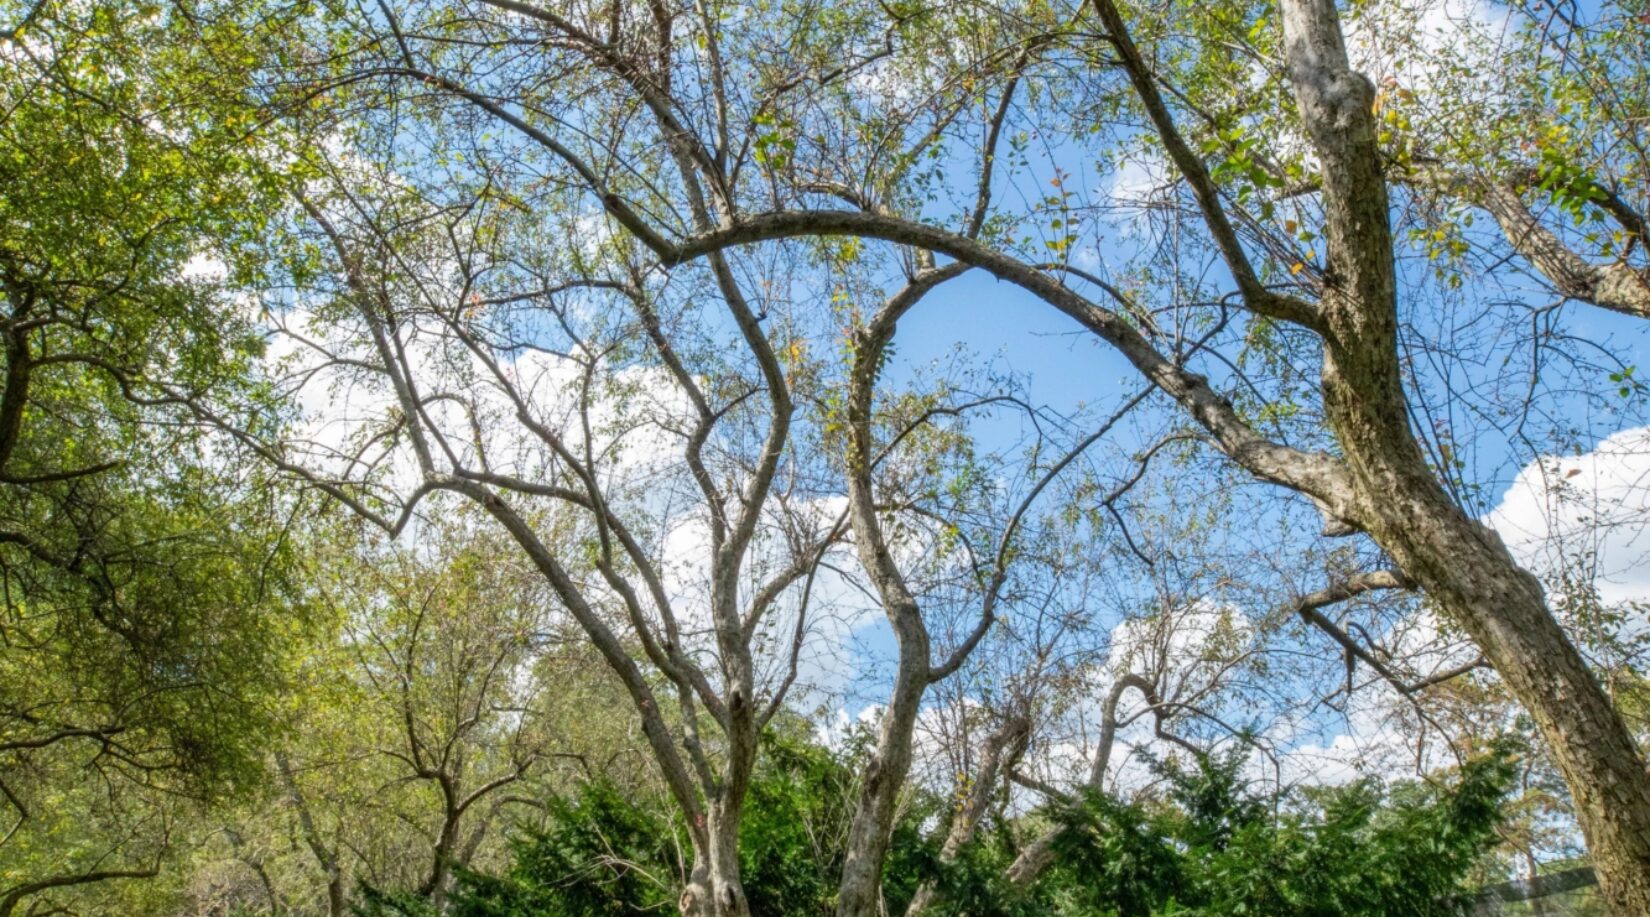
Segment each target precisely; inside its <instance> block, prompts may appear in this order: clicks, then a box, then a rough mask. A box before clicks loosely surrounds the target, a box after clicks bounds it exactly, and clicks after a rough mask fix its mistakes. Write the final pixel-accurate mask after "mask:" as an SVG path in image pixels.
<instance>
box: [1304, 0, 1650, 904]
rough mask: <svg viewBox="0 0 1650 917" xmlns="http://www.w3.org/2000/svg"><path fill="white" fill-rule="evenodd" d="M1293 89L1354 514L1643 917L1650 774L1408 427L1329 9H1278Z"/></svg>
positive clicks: (1356, 88) (1385, 245)
mask: <svg viewBox="0 0 1650 917" xmlns="http://www.w3.org/2000/svg"><path fill="white" fill-rule="evenodd" d="M1282 13H1283V27H1284V36H1285V44H1286V55H1287V61H1288V66H1289V77H1290V80H1291V83H1292V84H1293V87H1294V92H1295V97H1296V101H1297V103H1298V105H1299V107H1300V112H1301V116H1302V120H1303V121H1304V123H1305V126H1306V128H1307V131H1308V133H1309V135H1310V137H1311V139H1312V142H1313V145H1314V147H1315V148H1316V150H1317V153H1318V156H1319V159H1320V160H1321V163H1322V194H1323V205H1324V211H1325V218H1326V222H1325V230H1326V236H1327V238H1328V253H1329V265H1328V271H1327V272H1326V275H1325V284H1324V295H1323V300H1322V303H1321V304H1320V310H1321V312H1322V316H1323V322H1324V326H1325V342H1324V360H1323V393H1324V410H1325V416H1326V417H1327V419H1328V421H1329V423H1330V426H1331V427H1332V428H1333V430H1334V432H1335V435H1336V438H1337V440H1338V441H1339V442H1340V444H1341V447H1342V449H1343V450H1344V452H1345V456H1346V465H1347V467H1348V468H1349V469H1350V471H1351V474H1352V479H1353V490H1354V499H1353V503H1354V507H1353V509H1354V512H1353V517H1354V518H1355V519H1357V520H1358V521H1359V522H1360V523H1361V524H1362V526H1363V527H1364V528H1365V529H1366V530H1367V531H1368V532H1369V534H1370V535H1371V536H1372V537H1373V538H1374V539H1375V541H1376V542H1377V543H1378V544H1380V545H1381V547H1382V548H1384V549H1385V550H1386V551H1387V552H1388V553H1389V554H1390V555H1391V556H1392V557H1393V559H1394V560H1395V561H1397V564H1398V566H1399V568H1400V569H1401V570H1402V571H1403V572H1404V574H1405V575H1406V576H1408V577H1409V578H1410V579H1412V580H1413V581H1415V582H1416V583H1417V584H1419V585H1420V586H1421V587H1422V588H1423V589H1425V590H1426V592H1427V593H1428V595H1430V596H1431V597H1432V598H1433V599H1434V600H1435V601H1437V602H1438V604H1439V605H1440V606H1441V607H1442V608H1443V610H1444V611H1445V612H1446V613H1447V614H1448V615H1449V616H1450V617H1451V618H1452V619H1454V620H1455V622H1456V623H1457V624H1459V625H1460V626H1461V627H1462V628H1463V629H1464V630H1465V631H1466V632H1467V633H1468V634H1469V635H1471V636H1472V638H1473V640H1474V642H1475V643H1477V644H1478V646H1479V648H1480V649H1482V650H1483V652H1484V655H1485V656H1486V657H1487V658H1488V659H1489V660H1490V662H1491V663H1492V664H1493V665H1494V666H1495V669H1496V671H1497V672H1498V673H1500V675H1501V677H1502V679H1503V681H1504V682H1505V683H1506V685H1507V687H1508V689H1509V690H1510V691H1511V692H1512V694H1513V696H1514V697H1516V698H1517V699H1518V700H1519V701H1520V703H1522V704H1523V705H1524V707H1525V709H1526V710H1527V711H1528V712H1529V713H1530V715H1531V717H1532V718H1533V719H1534V720H1535V722H1536V724H1537V726H1538V727H1539V729H1540V731H1541V733H1542V735H1543V736H1544V737H1545V738H1546V740H1547V744H1548V746H1549V748H1550V750H1551V753H1552V755H1553V759H1554V761H1555V762H1556V763H1557V764H1558V766H1559V769H1560V770H1561V771H1562V772H1563V774H1564V776H1565V780H1566V782H1567V783H1568V784H1569V788H1570V792H1571V795H1572V797H1573V798H1574V803H1575V811H1576V817H1577V820H1578V821H1579V822H1580V824H1581V827H1582V831H1583V833H1584V834H1585V835H1586V838H1587V842H1588V847H1589V849H1590V850H1591V851H1592V854H1593V858H1594V862H1595V865H1596V868H1597V870H1598V875H1599V881H1600V886H1601V890H1602V891H1603V894H1604V898H1605V900H1606V901H1607V902H1608V903H1609V906H1610V908H1611V911H1612V913H1615V914H1621V915H1628V914H1632V915H1642V914H1650V773H1647V772H1646V770H1645V764H1644V760H1643V759H1642V758H1641V757H1640V753H1639V751H1638V749H1637V748H1636V747H1635V745H1634V742H1633V738H1632V736H1631V734H1630V733H1629V732H1628V730H1627V728H1626V726H1625V724H1624V723H1623V722H1622V720H1621V718H1620V716H1619V715H1618V714H1617V713H1616V711H1615V710H1614V709H1613V707H1612V706H1611V704H1610V701H1609V698H1608V697H1607V696H1606V695H1605V693H1604V691H1603V690H1602V689H1601V687H1600V686H1599V684H1598V682H1597V681H1596V680H1595V679H1594V678H1593V675H1592V673H1591V672H1590V671H1588V669H1587V667H1586V665H1585V663H1584V662H1583V661H1582V659H1581V656H1580V654H1579V653H1578V652H1577V651H1576V649H1575V647H1574V646H1573V645H1572V644H1571V643H1570V641H1569V639H1568V638H1567V637H1566V635H1565V633H1564V631H1563V629H1562V628H1561V627H1560V626H1559V624H1558V621H1557V620H1556V619H1555V618H1554V616H1553V614H1552V612H1551V611H1550V610H1549V609H1548V607H1547V604H1546V600H1545V597H1544V596H1543V594H1542V590H1541V586H1540V584H1539V583H1538V582H1537V581H1536V579H1535V577H1534V576H1532V575H1531V574H1530V573H1528V572H1527V571H1525V570H1523V569H1522V568H1520V567H1519V566H1518V564H1517V563H1516V562H1514V560H1513V559H1512V556H1511V555H1510V554H1509V553H1508V551H1507V549H1506V547H1505V545H1503V544H1502V543H1501V540H1500V539H1499V538H1498V537H1497V536H1496V535H1495V534H1494V533H1493V532H1492V531H1490V530H1489V529H1487V528H1486V527H1484V526H1483V525H1480V524H1479V523H1478V522H1477V521H1475V520H1473V519H1471V518H1470V517H1468V516H1467V515H1466V513H1464V512H1463V511H1462V510H1461V508H1460V507H1459V506H1457V505H1456V504H1455V502H1454V501H1453V500H1452V499H1451V498H1450V497H1449V495H1448V493H1447V492H1446V491H1445V490H1444V488H1443V486H1442V485H1441V484H1440V482H1439V481H1438V478H1437V476H1436V475H1434V474H1433V473H1432V471H1431V470H1430V469H1429V468H1428V466H1427V462H1426V458H1425V456H1424V455H1423V453H1422V451H1421V449H1420V446H1419V445H1418V444H1417V442H1416V441H1415V438H1414V436H1413V435H1412V434H1411V432H1410V429H1409V419H1408V415H1407V411H1406V402H1405V398H1404V393H1403V389H1402V377H1401V372H1400V368H1399V364H1398V348H1397V294H1396V274H1395V269H1394V264H1393V248H1392V235H1391V229H1390V226H1389V223H1388V218H1389V216H1388V214H1389V205H1388V200H1387V192H1386V181H1385V177H1384V176H1383V174H1382V170H1381V160H1380V155H1379V152H1378V150H1377V148H1376V144H1375V124H1374V118H1373V115H1372V114H1371V107H1372V103H1373V101H1374V90H1373V87H1372V86H1371V85H1370V84H1369V82H1368V81H1367V80H1366V79H1364V78H1363V77H1362V76H1361V75H1359V74H1357V73H1354V72H1353V71H1352V70H1351V69H1350V66H1349V65H1348V63H1347V58H1346V51H1345V48H1344V45H1343V43H1342V39H1341V34H1340V27H1339V21H1338V19H1337V15H1336V11H1335V7H1334V3H1333V2H1332V0H1284V3H1283V4H1282Z"/></svg>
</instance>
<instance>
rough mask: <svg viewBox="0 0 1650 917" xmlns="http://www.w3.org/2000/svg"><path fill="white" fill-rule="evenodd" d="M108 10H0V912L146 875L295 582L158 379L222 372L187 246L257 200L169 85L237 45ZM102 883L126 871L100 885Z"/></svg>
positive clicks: (249, 758) (267, 708)
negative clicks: (0, 58)
mask: <svg viewBox="0 0 1650 917" xmlns="http://www.w3.org/2000/svg"><path fill="white" fill-rule="evenodd" d="M119 12H120V6H118V5H114V4H102V3H97V4H58V3H52V2H36V3H30V4H15V3H6V4H0V19H3V21H4V23H5V26H4V29H5V31H4V32H0V53H3V54H4V55H5V58H6V62H7V63H6V67H5V68H4V72H3V73H0V99H3V104H0V110H3V114H0V182H3V183H4V185H5V186H6V188H7V192H6V194H5V196H4V197H5V199H4V201H0V328H3V336H4V344H3V350H4V363H5V373H4V383H3V386H4V387H3V391H0V584H3V589H4V610H3V615H4V617H3V619H0V634H3V637H4V639H3V640H0V771H3V772H4V777H3V779H0V797H3V807H4V810H5V823H6V828H5V829H4V834H3V835H0V864H3V867H0V868H3V872H4V875H5V879H4V883H3V884H0V913H6V914H10V913H12V912H14V910H16V909H18V908H20V907H25V906H26V907H28V908H30V909H33V908H37V907H39V908H45V907H49V906H51V905H52V904H53V903H61V902H65V901H72V900H85V899H86V898H87V897H110V898H113V897H114V896H116V895H117V894H119V893H120V892H119V891H117V889H118V888H120V887H122V885H123V883H122V882H121V880H133V879H140V878H148V877H151V876H154V875H155V874H156V873H157V871H158V870H159V869H160V868H161V866H162V863H163V860H164V859H165V858H166V857H167V856H168V855H169V852H170V850H171V848H172V846H173V844H174V843H175V841H176V830H177V829H176V823H177V822H178V821H179V819H180V818H182V817H183V816H184V815H185V813H186V812H187V811H188V808H189V800H199V799H201V798H210V797H213V796H216V795H218V794H220V793H222V792H224V791H225V789H226V787H234V786H236V785H237V784H238V783H240V782H241V781H243V780H245V779H246V778H247V777H248V775H249V773H250V772H251V770H252V769H253V762H255V760H256V757H257V754H258V751H259V748H260V746H261V743H262V742H263V741H264V740H265V739H266V738H267V735H268V731H269V729H270V726H271V719H272V717H271V708H272V706H273V701H272V695H273V694H274V693H275V692H276V691H278V690H279V689H280V688H281V687H282V685H283V679H284V677H285V675H286V671H285V669H284V663H285V659H286V655H285V654H286V650H287V647H288V645H289V643H288V641H294V640H297V639H299V638H300V637H301V634H302V633H303V621H304V614H303V599H302V596H301V595H300V594H299V592H298V590H297V589H296V588H295V587H294V584H293V582H292V581H291V580H289V579H288V578H287V573H288V572H289V571H290V569H291V566H290V565H291V561H292V557H293V554H294V548H293V545H292V543H291V542H290V541H289V540H288V539H287V538H286V535H287V526H288V524H289V522H290V516H289V515H287V514H289V513H291V512H292V511H293V510H294V509H295V508H297V507H295V506H294V505H293V504H290V503H287V502H285V501H283V500H282V499H280V498H278V497H276V496H273V495H271V494H268V493H263V492H260V484H261V483H264V482H266V481H267V479H266V478H264V477H263V476H261V475H260V474H258V473H257V472H256V471H255V470H248V469H237V468H235V467H233V466H232V465H230V464H227V463H224V462H222V461H221V458H222V456H221V454H217V453H214V452H213V450H212V447H211V446H210V445H208V444H207V442H206V441H205V440H204V439H203V438H202V437H201V436H200V435H199V432H200V431H199V430H198V429H195V428H193V427H191V426H190V425H189V424H186V423H181V424H180V420H181V419H182V417H181V416H180V414H179V412H178V411H177V410H175V409H174V406H173V405H171V404H169V403H168V402H169V401H170V399H169V397H168V396H167V395H166V394H165V393H164V390H163V389H162V387H161V386H162V385H163V384H164V385H172V386H177V387H180V388H182V389H185V390H194V391H199V390H203V389H207V388H219V389H230V388H236V387H243V388H244V387H245V385H246V382H247V374H248V369H249V366H250V363H251V361H252V360H253V359H254V358H255V356H256V355H257V354H258V352H259V351H260V349H261V347H260V343H259V340H258V337H257V335H256V334H255V333H254V332H253V330H252V328H251V325H250V323H249V322H246V321H242V320H240V319H239V318H237V317H235V316H226V315H223V314H220V313H219V311H218V309H217V306H218V303H219V301H218V299H217V297H216V295H215V284H213V283H211V282H210V281H208V280H207V279H205V278H202V277H199V276H194V275H193V274H192V273H191V271H190V270H189V266H190V264H191V259H192V258H194V256H196V255H197V254H198V253H200V252H202V251H204V250H205V248H206V247H207V246H209V245H210V244H212V243H215V242H218V241H228V240H229V238H230V227H232V226H239V225H241V223H240V220H242V219H243V218H245V216H246V214H248V213H250V212H256V211H257V210H258V209H259V207H260V206H261V205H260V203H259V202H260V195H261V191H260V188H261V187H263V188H267V187H268V186H260V184H259V183H258V180H257V179H258V175H257V174H256V173H255V171H254V170H252V169H251V168H250V167H249V165H248V163H247V160H246V157H245V156H244V154H243V153H242V151H240V150H239V149H238V148H237V145H236V144H235V143H234V142H232V141H233V139H234V136H233V135H235V134H237V133H240V132H243V131H244V129H245V124H241V123H237V122H236V121H235V119H234V118H233V117H230V118H213V117H209V116H208V115H207V114H206V113H205V112H203V111H202V110H201V109H200V108H199V107H197V106H194V105H193V104H192V103H193V101H194V99H195V97H196V94H197V93H198V92H199V91H200V88H201V87H202V86H203V85H206V84H207V83H208V82H209V81H211V80H212V79H214V78H217V79H224V78H231V79H232V78H234V77H235V76H237V75H239V76H243V77H244V75H245V73H244V71H245V68H246V66H247V64H246V63H245V62H244V61H243V62H239V63H238V64H237V65H236V66H237V67H239V68H240V69H239V70H236V69H235V68H233V67H231V68H227V69H226V68H225V67H224V66H222V65H223V63H224V60H223V54H224V52H226V51H228V50H232V49H234V48H236V47H237V46H236V45H235V44H234V40H235V38H236V36H233V35H229V34H225V33H223V32H222V31H219V30H217V29H214V28H211V27H208V26H205V25H203V24H201V23H196V22H191V21H189V20H187V18H186V17H182V16H168V15H163V14H162V13H161V12H160V11H159V10H158V9H157V10H154V11H150V12H151V13H152V15H144V16H139V17H125V16H122V15H119ZM125 884H128V885H129V884H130V883H129V882H128V883H125Z"/></svg>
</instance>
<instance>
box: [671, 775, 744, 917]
mask: <svg viewBox="0 0 1650 917" xmlns="http://www.w3.org/2000/svg"><path fill="white" fill-rule="evenodd" d="M743 807H744V802H743V794H741V795H740V797H739V799H738V800H736V801H734V802H732V803H731V804H729V803H724V802H720V801H718V802H715V803H713V804H711V805H710V806H709V807H708V808H707V814H706V818H705V831H704V838H705V840H704V842H703V843H702V845H699V846H698V847H696V849H695V850H694V855H693V871H692V872H691V873H690V874H689V876H688V886H687V888H686V889H684V890H683V891H682V897H681V899H680V900H679V901H678V902H677V905H678V907H679V909H680V910H681V912H682V914H683V915H684V917H749V915H750V904H749V903H748V902H746V900H745V886H744V883H743V881H742V880H741V879H740V876H739V821H740V815H741V814H742V813H741V810H742V809H743Z"/></svg>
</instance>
